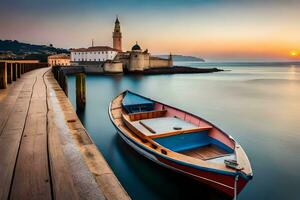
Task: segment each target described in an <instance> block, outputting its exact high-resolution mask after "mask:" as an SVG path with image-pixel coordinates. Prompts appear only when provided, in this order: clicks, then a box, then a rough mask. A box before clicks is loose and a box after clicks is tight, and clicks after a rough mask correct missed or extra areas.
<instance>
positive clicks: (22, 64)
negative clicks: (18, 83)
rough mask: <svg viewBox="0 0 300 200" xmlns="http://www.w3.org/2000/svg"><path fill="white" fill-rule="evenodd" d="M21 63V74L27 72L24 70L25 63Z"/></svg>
mask: <svg viewBox="0 0 300 200" xmlns="http://www.w3.org/2000/svg"><path fill="white" fill-rule="evenodd" d="M20 65H21V74H24V73H25V72H24V63H20Z"/></svg>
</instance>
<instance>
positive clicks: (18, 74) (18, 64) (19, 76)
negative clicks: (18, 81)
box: [16, 63, 21, 78]
mask: <svg viewBox="0 0 300 200" xmlns="http://www.w3.org/2000/svg"><path fill="white" fill-rule="evenodd" d="M16 65H17V77H18V78H21V64H20V63H16Z"/></svg>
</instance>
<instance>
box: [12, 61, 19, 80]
mask: <svg viewBox="0 0 300 200" xmlns="http://www.w3.org/2000/svg"><path fill="white" fill-rule="evenodd" d="M12 68H13V78H12V79H13V81H17V77H18V75H17V74H18V67H17V63H12Z"/></svg>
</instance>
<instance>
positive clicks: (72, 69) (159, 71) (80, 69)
mask: <svg viewBox="0 0 300 200" xmlns="http://www.w3.org/2000/svg"><path fill="white" fill-rule="evenodd" d="M53 68H55V69H56V70H58V71H62V72H63V73H64V74H68V75H72V74H78V73H85V74H88V75H116V74H122V75H127V74H128V75H133V74H139V75H163V74H197V73H199V74H200V73H213V72H220V71H224V70H223V69H219V68H216V67H212V68H197V67H188V66H174V67H158V68H151V69H146V70H144V71H125V72H122V73H120V72H115V73H114V72H105V71H104V70H103V68H102V67H98V66H93V67H91V66H89V67H85V66H68V67H61V66H54V67H53Z"/></svg>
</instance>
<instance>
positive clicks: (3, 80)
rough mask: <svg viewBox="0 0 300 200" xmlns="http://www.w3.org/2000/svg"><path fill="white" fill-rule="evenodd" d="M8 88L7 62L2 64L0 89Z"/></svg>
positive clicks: (0, 65)
mask: <svg viewBox="0 0 300 200" xmlns="http://www.w3.org/2000/svg"><path fill="white" fill-rule="evenodd" d="M6 87H7V74H6V62H0V89H5V88H6Z"/></svg>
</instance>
